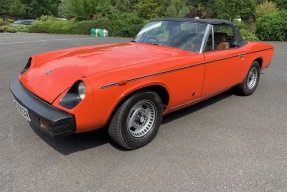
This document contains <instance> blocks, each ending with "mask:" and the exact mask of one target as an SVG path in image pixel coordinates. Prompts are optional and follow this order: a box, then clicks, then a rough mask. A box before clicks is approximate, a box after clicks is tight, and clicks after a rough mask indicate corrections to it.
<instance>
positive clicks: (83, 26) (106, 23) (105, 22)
mask: <svg viewBox="0 0 287 192" xmlns="http://www.w3.org/2000/svg"><path fill="white" fill-rule="evenodd" d="M110 23H111V22H110V20H109V19H108V18H100V19H97V20H91V21H81V22H79V23H77V24H76V32H77V33H78V34H82V35H89V34H90V32H91V29H92V28H101V29H106V30H108V31H110Z"/></svg>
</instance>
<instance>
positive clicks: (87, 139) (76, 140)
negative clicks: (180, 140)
mask: <svg viewBox="0 0 287 192" xmlns="http://www.w3.org/2000/svg"><path fill="white" fill-rule="evenodd" d="M232 95H234V94H233V92H232V91H230V90H229V91H226V92H224V93H221V94H219V95H217V96H214V97H212V98H210V99H207V100H205V101H202V102H200V103H198V104H195V105H193V106H190V107H187V108H184V109H181V110H178V111H175V112H173V113H170V114H167V115H165V116H164V117H163V120H162V124H167V123H169V122H171V121H174V120H176V119H179V118H181V117H184V116H186V115H190V114H192V113H194V112H196V111H199V110H201V109H204V108H205V107H208V106H210V105H213V104H215V103H217V102H219V101H221V100H224V99H226V98H228V97H230V96H232ZM30 126H31V127H32V129H33V130H34V132H35V133H36V134H37V135H38V136H39V137H40V138H41V139H43V141H45V142H46V143H47V144H48V145H49V146H51V147H52V148H53V149H55V150H56V151H58V152H59V153H61V154H63V155H69V154H72V153H76V152H79V151H84V150H88V149H91V148H95V147H99V146H101V145H104V144H107V143H109V144H110V145H111V146H113V147H114V148H115V149H117V150H120V151H128V150H126V149H124V148H121V147H119V146H118V145H116V144H115V143H114V142H113V141H112V140H111V139H110V138H109V136H108V133H107V128H101V129H97V130H95V131H90V132H85V133H79V134H73V135H69V136H65V137H60V138H52V137H50V136H48V135H46V134H45V133H43V132H42V131H41V130H39V129H37V128H36V127H35V126H33V124H30Z"/></svg>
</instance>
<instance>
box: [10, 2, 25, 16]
mask: <svg viewBox="0 0 287 192" xmlns="http://www.w3.org/2000/svg"><path fill="white" fill-rule="evenodd" d="M9 13H10V14H11V15H14V16H17V17H21V16H23V15H25V13H26V8H25V5H24V4H23V3H22V2H21V0H14V1H13V2H12V3H11V5H10V9H9Z"/></svg>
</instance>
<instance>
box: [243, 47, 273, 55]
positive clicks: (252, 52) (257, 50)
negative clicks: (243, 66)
mask: <svg viewBox="0 0 287 192" xmlns="http://www.w3.org/2000/svg"><path fill="white" fill-rule="evenodd" d="M271 49H274V48H273V47H271V48H266V49H261V50H257V51H251V52H248V53H245V55H248V54H252V53H258V52H261V51H266V50H271Z"/></svg>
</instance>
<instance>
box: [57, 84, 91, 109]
mask: <svg viewBox="0 0 287 192" xmlns="http://www.w3.org/2000/svg"><path fill="white" fill-rule="evenodd" d="M86 93H87V89H86V85H85V83H84V82H83V81H81V80H80V81H77V82H76V83H74V85H73V86H72V87H71V88H70V89H69V91H68V92H67V93H66V94H65V96H64V97H63V98H62V99H61V100H60V102H59V104H60V105H61V106H62V107H65V108H67V109H73V108H74V107H76V106H77V105H78V104H79V103H80V102H81V101H82V100H83V99H84V98H85V97H86Z"/></svg>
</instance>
